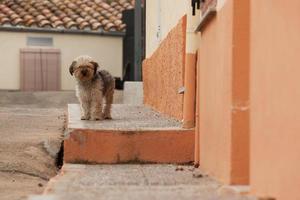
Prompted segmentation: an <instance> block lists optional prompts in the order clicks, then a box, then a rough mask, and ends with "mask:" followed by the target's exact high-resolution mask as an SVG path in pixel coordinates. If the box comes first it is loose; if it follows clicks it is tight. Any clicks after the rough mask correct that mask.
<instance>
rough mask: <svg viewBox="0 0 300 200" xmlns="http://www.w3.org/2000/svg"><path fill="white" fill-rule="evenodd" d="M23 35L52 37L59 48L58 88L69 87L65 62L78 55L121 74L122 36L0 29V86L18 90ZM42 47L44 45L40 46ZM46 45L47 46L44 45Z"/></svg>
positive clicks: (71, 79) (25, 36)
mask: <svg viewBox="0 0 300 200" xmlns="http://www.w3.org/2000/svg"><path fill="white" fill-rule="evenodd" d="M27 36H35V37H52V38H53V46H52V47H50V48H56V49H60V50H61V75H62V77H61V89H62V90H73V89H74V80H73V77H71V76H70V74H69V65H70V63H71V62H72V60H73V59H74V58H75V57H77V56H79V55H90V56H92V57H93V58H94V59H95V60H96V61H97V62H99V64H100V66H103V68H105V69H107V70H109V71H110V72H111V73H112V74H113V75H114V76H117V77H121V76H122V38H121V37H106V36H105V37H104V36H92V35H70V34H48V33H47V34H46V33H17V32H0V49H1V50H2V52H1V54H0V63H2V64H1V66H0V68H2V69H1V70H0V77H1V78H0V89H10V90H18V89H20V60H19V54H20V48H31V47H32V48H41V47H34V46H27V45H26V40H27ZM42 48H45V47H42ZM46 48H48V47H46Z"/></svg>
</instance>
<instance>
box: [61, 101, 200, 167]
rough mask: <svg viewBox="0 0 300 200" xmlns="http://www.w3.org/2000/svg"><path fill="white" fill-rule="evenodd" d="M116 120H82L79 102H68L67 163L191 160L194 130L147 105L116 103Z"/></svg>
mask: <svg viewBox="0 0 300 200" xmlns="http://www.w3.org/2000/svg"><path fill="white" fill-rule="evenodd" d="M112 117H113V119H112V120H103V121H83V120H80V108H79V105H78V104H69V105H68V127H67V131H66V135H65V140H64V162H66V163H99V164H104V163H107V164H113V163H189V162H191V161H193V158H194V156H193V154H194V130H193V129H184V128H182V124H181V123H180V122H178V121H176V120H173V119H169V118H167V117H165V116H162V115H161V114H159V113H158V112H155V111H153V110H152V109H150V108H148V107H145V106H138V105H126V104H114V105H113V106H112Z"/></svg>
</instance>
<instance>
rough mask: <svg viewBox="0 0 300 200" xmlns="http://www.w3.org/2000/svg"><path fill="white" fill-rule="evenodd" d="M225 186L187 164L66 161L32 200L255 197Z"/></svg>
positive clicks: (232, 199) (243, 199)
mask: <svg viewBox="0 0 300 200" xmlns="http://www.w3.org/2000/svg"><path fill="white" fill-rule="evenodd" d="M199 175H202V176H199ZM221 186H222V185H221V184H220V183H218V182H216V181H215V180H213V179H212V178H210V177H209V176H206V175H205V174H203V173H202V172H201V171H200V170H199V169H195V168H194V167H193V166H187V165H184V166H177V165H148V164H146V165H127V164H123V165H83V164H65V165H64V166H63V168H62V170H61V172H60V174H59V175H57V176H56V177H54V178H52V179H51V180H50V182H49V183H48V185H47V186H46V189H45V191H44V193H43V195H40V196H31V197H29V200H86V199H88V200H102V199H103V200H107V199H110V200H120V199H122V200H140V199H143V200H153V199H154V200H161V199H163V200H191V199H201V200H255V198H251V197H247V196H241V195H239V194H231V193H228V194H221V193H219V192H218V190H219V188H220V187H221Z"/></svg>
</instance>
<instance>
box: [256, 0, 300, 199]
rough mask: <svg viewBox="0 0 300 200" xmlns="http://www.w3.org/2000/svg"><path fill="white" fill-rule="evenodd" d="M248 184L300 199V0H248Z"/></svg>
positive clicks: (265, 193)
mask: <svg viewBox="0 0 300 200" xmlns="http://www.w3.org/2000/svg"><path fill="white" fill-rule="evenodd" d="M251 2H252V3H251V81H250V82H251V91H250V94H251V95H250V97H251V148H250V149H251V162H250V163H251V168H250V169H251V179H250V180H251V189H252V192H253V193H255V194H258V195H259V196H271V197H274V198H276V200H299V199H300V191H299V189H300V173H299V169H300V89H299V86H300V78H299V76H300V59H299V55H300V40H299V35H300V20H299V19H300V12H299V8H300V1H299V0H289V1H288V2H286V1H282V0H266V1H251Z"/></svg>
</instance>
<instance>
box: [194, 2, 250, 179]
mask: <svg viewBox="0 0 300 200" xmlns="http://www.w3.org/2000/svg"><path fill="white" fill-rule="evenodd" d="M247 2H248V1H235V0H227V1H226V3H225V5H224V7H222V9H221V10H219V11H218V13H217V15H216V16H215V17H214V18H213V19H212V20H211V21H210V22H209V24H208V25H207V26H206V27H205V28H204V30H203V31H202V33H201V42H200V51H199V64H198V70H197V71H198V75H197V79H198V86H197V87H198V90H197V91H198V93H199V94H198V98H199V99H198V101H197V102H198V105H197V107H198V108H197V109H198V110H199V117H198V126H197V128H198V130H199V133H198V134H199V135H200V137H199V140H200V142H199V143H200V144H199V145H200V167H201V168H202V169H203V170H205V171H207V172H209V173H210V174H211V175H212V176H215V177H216V178H217V179H219V180H221V181H223V182H225V183H228V184H247V183H248V182H249V168H248V167H249V107H248V104H249V85H248V83H249V30H248V28H249V26H247V23H249V10H248V9H249V5H248V4H247ZM197 128H196V130H197ZM196 136H197V134H196Z"/></svg>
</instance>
